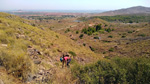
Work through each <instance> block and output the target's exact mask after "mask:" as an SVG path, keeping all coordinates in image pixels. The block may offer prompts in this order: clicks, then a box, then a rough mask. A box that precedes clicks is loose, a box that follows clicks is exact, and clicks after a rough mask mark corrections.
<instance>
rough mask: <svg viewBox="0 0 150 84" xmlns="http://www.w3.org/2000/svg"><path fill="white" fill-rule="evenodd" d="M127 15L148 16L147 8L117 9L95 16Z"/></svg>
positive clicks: (149, 12)
mask: <svg viewBox="0 0 150 84" xmlns="http://www.w3.org/2000/svg"><path fill="white" fill-rule="evenodd" d="M127 14H150V8H149V7H143V6H136V7H131V8H125V9H119V10H114V11H108V12H104V13H100V14H97V16H114V15H127Z"/></svg>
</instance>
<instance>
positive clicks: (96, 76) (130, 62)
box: [72, 58, 150, 84]
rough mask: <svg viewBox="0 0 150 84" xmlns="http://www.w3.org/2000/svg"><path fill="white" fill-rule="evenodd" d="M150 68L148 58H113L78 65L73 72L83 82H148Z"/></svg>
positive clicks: (146, 83) (109, 83) (139, 83)
mask: <svg viewBox="0 0 150 84" xmlns="http://www.w3.org/2000/svg"><path fill="white" fill-rule="evenodd" d="M149 69H150V60H149V59H147V58H113V59H111V60H99V61H98V62H96V63H94V64H90V65H86V66H80V65H78V66H77V65H76V66H74V68H72V74H74V76H75V77H76V78H77V79H78V82H79V83H83V84H134V83H137V84H141V83H142V84H148V83H149V82H150V80H149V78H150V71H149Z"/></svg>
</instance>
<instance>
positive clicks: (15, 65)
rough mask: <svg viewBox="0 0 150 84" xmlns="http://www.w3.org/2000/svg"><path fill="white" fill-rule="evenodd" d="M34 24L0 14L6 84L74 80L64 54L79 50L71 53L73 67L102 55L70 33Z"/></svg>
mask: <svg viewBox="0 0 150 84" xmlns="http://www.w3.org/2000/svg"><path fill="white" fill-rule="evenodd" d="M32 25H33V24H32V23H30V21H28V20H24V19H22V18H20V17H17V16H14V15H10V14H6V13H0V75H1V76H0V80H2V81H3V82H4V83H5V84H13V83H14V84H16V83H22V82H30V83H42V82H43V83H44V82H45V83H55V84H60V83H64V84H65V83H67V82H72V83H73V82H74V81H73V79H72V77H71V74H70V69H67V68H64V69H62V68H61V62H60V61H59V57H60V56H62V54H63V53H68V52H73V53H75V55H73V54H71V53H70V55H71V58H72V64H71V65H72V66H73V65H74V64H80V65H83V64H85V63H90V62H93V61H96V60H97V59H100V58H101V55H99V54H95V53H94V52H92V51H91V50H90V49H89V48H86V47H84V46H82V45H78V44H77V43H75V42H74V41H72V40H71V39H68V38H67V37H66V36H63V35H60V34H58V33H55V32H53V31H51V30H49V29H46V28H45V29H44V28H37V27H34V26H32ZM58 72H59V73H58ZM68 72H69V73H68ZM1 73H2V74H1ZM65 74H67V76H65ZM8 77H10V78H8ZM66 78H67V79H66ZM64 79H65V80H64Z"/></svg>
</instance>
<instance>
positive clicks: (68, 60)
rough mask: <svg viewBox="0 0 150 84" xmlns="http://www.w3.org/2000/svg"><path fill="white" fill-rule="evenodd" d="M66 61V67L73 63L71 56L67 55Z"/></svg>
mask: <svg viewBox="0 0 150 84" xmlns="http://www.w3.org/2000/svg"><path fill="white" fill-rule="evenodd" d="M64 61H65V64H66V66H68V67H70V66H69V63H70V62H71V58H70V57H69V55H66V56H65V57H64Z"/></svg>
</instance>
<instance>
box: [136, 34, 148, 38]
mask: <svg viewBox="0 0 150 84" xmlns="http://www.w3.org/2000/svg"><path fill="white" fill-rule="evenodd" d="M138 36H141V37H145V36H146V35H145V34H138Z"/></svg>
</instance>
